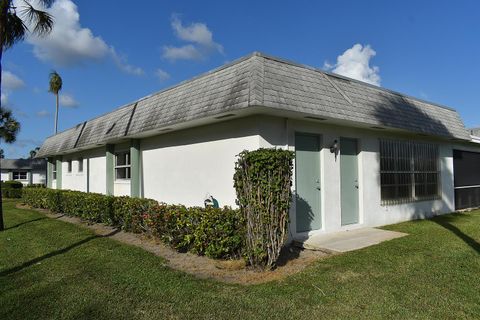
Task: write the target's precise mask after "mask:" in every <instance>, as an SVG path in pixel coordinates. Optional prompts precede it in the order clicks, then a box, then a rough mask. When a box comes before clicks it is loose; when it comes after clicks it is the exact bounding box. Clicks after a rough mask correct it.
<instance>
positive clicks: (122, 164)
mask: <svg viewBox="0 0 480 320" xmlns="http://www.w3.org/2000/svg"><path fill="white" fill-rule="evenodd" d="M115 179H130V152H119V153H116V154H115Z"/></svg>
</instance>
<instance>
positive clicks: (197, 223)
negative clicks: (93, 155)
mask: <svg viewBox="0 0 480 320" xmlns="http://www.w3.org/2000/svg"><path fill="white" fill-rule="evenodd" d="M23 202H24V203H25V204H27V205H30V206H32V207H36V208H44V209H48V210H50V211H52V212H56V213H65V214H67V215H71V216H76V217H80V218H82V219H84V220H87V221H89V222H103V223H105V224H108V225H112V226H114V227H119V228H122V229H123V230H126V231H132V232H137V233H146V234H147V235H150V236H154V237H157V238H159V239H161V240H162V241H163V242H164V243H166V244H168V245H170V246H171V247H173V248H175V249H176V250H178V251H181V252H186V251H190V252H194V253H196V254H199V255H206V256H208V257H211V258H230V257H238V256H240V255H241V251H242V248H243V244H244V230H245V228H244V225H243V220H242V218H241V215H240V211H239V210H233V209H231V208H229V207H225V208H223V209H219V208H201V207H193V208H187V207H185V206H179V205H166V204H159V203H158V202H157V201H155V200H151V199H139V198H130V197H113V196H106V195H103V194H97V193H85V192H80V191H70V190H53V189H47V188H25V192H24V193H23Z"/></svg>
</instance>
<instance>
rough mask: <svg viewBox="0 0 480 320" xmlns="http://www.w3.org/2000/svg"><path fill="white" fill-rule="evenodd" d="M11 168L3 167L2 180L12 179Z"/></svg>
mask: <svg viewBox="0 0 480 320" xmlns="http://www.w3.org/2000/svg"><path fill="white" fill-rule="evenodd" d="M9 171H10V170H5V169H2V171H1V174H0V180H2V181H9V180H10V173H9Z"/></svg>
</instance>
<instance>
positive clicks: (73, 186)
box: [62, 153, 88, 192]
mask: <svg viewBox="0 0 480 320" xmlns="http://www.w3.org/2000/svg"><path fill="white" fill-rule="evenodd" d="M85 157H87V158H88V153H74V154H71V155H67V156H64V157H63V159H62V189H68V190H76V191H83V192H86V191H87V170H86V166H85V162H86V161H85V159H83V162H84V167H83V172H79V171H78V162H79V160H81V159H82V158H85ZM69 160H70V161H72V171H71V172H68V161H69Z"/></svg>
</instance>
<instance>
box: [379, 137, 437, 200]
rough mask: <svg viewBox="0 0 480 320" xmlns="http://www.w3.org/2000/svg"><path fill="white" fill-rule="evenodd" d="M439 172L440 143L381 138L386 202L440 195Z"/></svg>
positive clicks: (381, 169)
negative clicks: (438, 144)
mask: <svg viewBox="0 0 480 320" xmlns="http://www.w3.org/2000/svg"><path fill="white" fill-rule="evenodd" d="M439 176H440V170H439V155H438V146H437V145H435V144H430V143H419V142H411V141H395V140H380V180H381V181H380V184H381V198H382V204H397V203H405V202H411V201H416V200H429V199H435V198H438V197H439Z"/></svg>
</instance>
